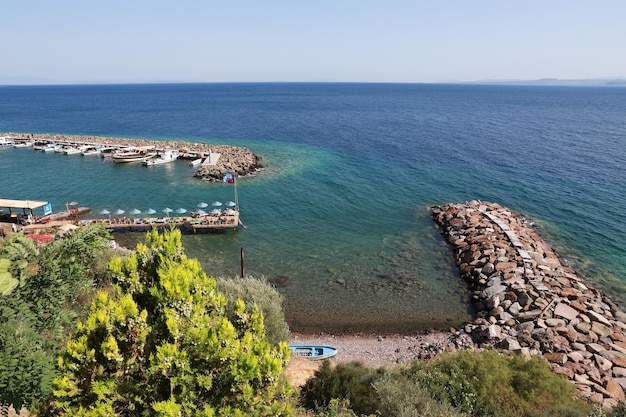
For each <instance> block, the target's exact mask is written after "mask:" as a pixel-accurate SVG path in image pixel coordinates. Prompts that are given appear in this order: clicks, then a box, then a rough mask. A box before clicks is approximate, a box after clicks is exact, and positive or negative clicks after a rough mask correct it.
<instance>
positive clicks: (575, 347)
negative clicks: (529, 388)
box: [432, 201, 626, 408]
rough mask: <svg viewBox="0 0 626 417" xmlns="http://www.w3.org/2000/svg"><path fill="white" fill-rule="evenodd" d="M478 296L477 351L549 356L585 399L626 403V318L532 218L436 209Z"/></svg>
mask: <svg viewBox="0 0 626 417" xmlns="http://www.w3.org/2000/svg"><path fill="white" fill-rule="evenodd" d="M432 214H433V219H434V220H435V222H436V223H437V224H438V225H440V226H441V227H442V229H443V235H444V237H445V239H446V240H447V242H448V243H449V244H450V245H452V247H453V248H454V259H455V261H456V263H457V265H458V266H459V269H460V274H461V277H462V278H463V279H464V280H465V281H467V282H468V284H469V286H470V290H471V291H472V294H473V295H472V303H473V306H474V309H475V312H476V315H475V319H474V321H473V322H471V323H467V324H466V325H465V326H464V328H463V329H461V330H459V331H457V332H456V335H457V337H458V336H459V335H463V336H465V337H466V338H467V335H469V336H470V337H471V340H472V341H473V343H474V347H478V348H495V349H502V350H505V351H510V352H515V353H519V354H523V355H527V356H530V355H542V356H543V357H544V358H545V359H546V360H547V361H548V362H549V363H550V365H551V366H552V368H553V370H554V371H555V372H557V373H559V374H562V375H565V376H566V377H567V378H569V380H570V381H571V382H572V383H574V384H575V385H576V387H577V389H578V393H579V395H580V396H581V397H583V398H586V399H588V400H589V401H591V402H594V403H598V404H601V405H602V406H603V407H605V408H611V407H614V406H615V405H617V403H618V401H619V400H624V399H625V396H624V392H625V390H626V331H625V329H626V313H625V312H624V311H623V310H622V309H621V308H620V307H618V306H617V305H616V304H615V303H614V302H612V301H611V300H610V299H609V298H607V297H606V296H605V295H603V293H602V292H601V291H600V290H598V289H596V288H594V287H593V286H592V285H590V284H589V282H587V280H586V279H584V278H583V277H582V276H580V275H579V274H578V273H576V272H575V271H573V270H572V269H571V268H569V267H568V266H566V265H564V264H563V263H562V262H561V261H560V260H559V258H558V257H557V256H556V254H555V253H554V252H553V251H552V249H551V248H550V246H549V245H548V244H546V242H545V241H544V240H543V239H542V238H541V237H540V236H539V235H538V234H537V233H536V232H535V231H533V230H532V228H531V227H530V225H529V224H528V223H527V222H526V220H525V219H524V218H523V217H522V216H520V215H519V214H518V213H515V212H513V211H511V210H509V209H507V208H505V207H502V206H500V205H498V204H495V203H486V202H480V201H471V202H466V203H462V204H447V205H442V206H436V207H433V208H432Z"/></svg>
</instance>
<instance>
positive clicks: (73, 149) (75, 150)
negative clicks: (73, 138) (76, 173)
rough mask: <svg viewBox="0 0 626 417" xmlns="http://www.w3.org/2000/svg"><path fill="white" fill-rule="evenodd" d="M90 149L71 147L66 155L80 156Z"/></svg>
mask: <svg viewBox="0 0 626 417" xmlns="http://www.w3.org/2000/svg"><path fill="white" fill-rule="evenodd" d="M88 147H89V145H83V146H71V147H69V148H67V149H66V150H65V155H78V154H80V153H83V151H84V150H85V149H87V148H88Z"/></svg>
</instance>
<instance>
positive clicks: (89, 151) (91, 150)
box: [81, 145, 103, 156]
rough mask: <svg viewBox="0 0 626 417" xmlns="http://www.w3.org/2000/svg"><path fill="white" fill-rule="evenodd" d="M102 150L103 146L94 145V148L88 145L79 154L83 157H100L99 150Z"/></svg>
mask: <svg viewBox="0 0 626 417" xmlns="http://www.w3.org/2000/svg"><path fill="white" fill-rule="evenodd" d="M102 148H103V145H95V146H94V145H89V146H87V147H85V149H83V150H82V151H81V154H82V155H83V156H91V155H100V150H101V149H102Z"/></svg>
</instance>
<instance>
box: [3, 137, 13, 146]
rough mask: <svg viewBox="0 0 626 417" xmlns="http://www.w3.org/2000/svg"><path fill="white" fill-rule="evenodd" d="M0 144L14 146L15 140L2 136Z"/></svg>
mask: <svg viewBox="0 0 626 417" xmlns="http://www.w3.org/2000/svg"><path fill="white" fill-rule="evenodd" d="M0 146H13V140H12V139H9V138H7V137H6V136H5V137H1V138H0Z"/></svg>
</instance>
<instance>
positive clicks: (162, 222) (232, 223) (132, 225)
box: [23, 211, 241, 234]
mask: <svg viewBox="0 0 626 417" xmlns="http://www.w3.org/2000/svg"><path fill="white" fill-rule="evenodd" d="M93 223H97V224H102V225H103V226H104V227H106V228H107V229H109V230H110V231H111V232H113V233H127V232H129V233H130V232H138V233H141V232H147V231H149V230H151V229H152V228H156V229H157V230H159V231H163V230H165V229H168V228H175V229H179V230H180V231H181V232H183V233H194V234H195V233H202V232H205V233H206V232H214V231H221V230H227V229H233V230H234V231H236V230H237V228H238V227H239V225H240V224H241V222H240V220H239V212H238V211H235V212H234V213H233V214H221V215H211V214H208V215H203V216H191V217H190V216H186V217H157V218H153V217H146V218H132V217H130V218H126V217H121V218H107V219H84V220H79V221H78V222H77V221H71V220H57V221H50V222H48V223H44V224H41V223H38V224H31V225H28V226H23V230H24V232H25V233H27V234H29V233H37V232H40V231H46V232H56V231H58V230H62V229H63V228H67V227H68V226H67V225H74V226H75V227H81V226H87V225H89V224H93Z"/></svg>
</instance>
